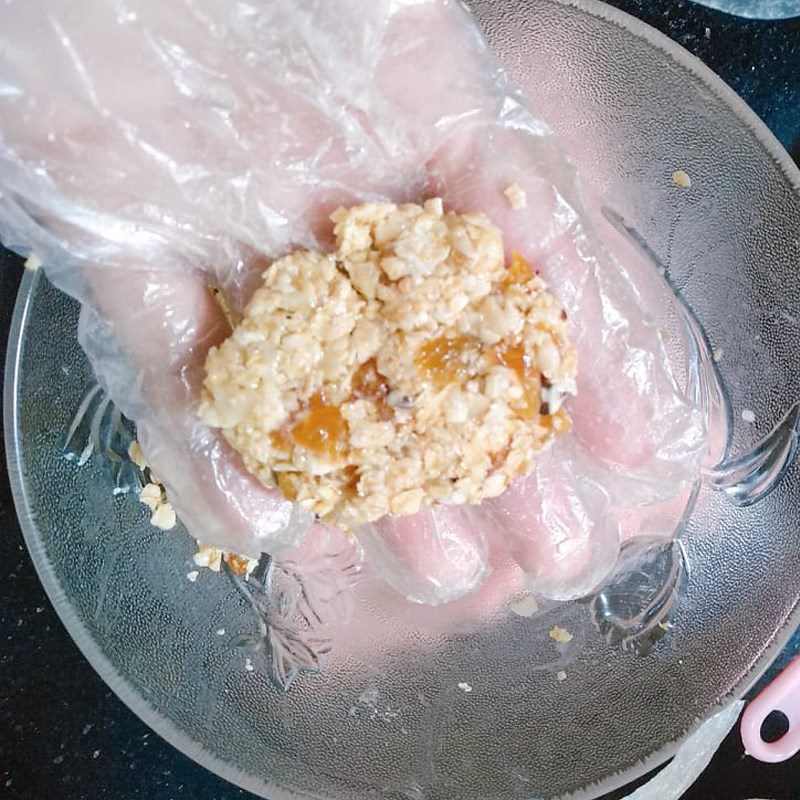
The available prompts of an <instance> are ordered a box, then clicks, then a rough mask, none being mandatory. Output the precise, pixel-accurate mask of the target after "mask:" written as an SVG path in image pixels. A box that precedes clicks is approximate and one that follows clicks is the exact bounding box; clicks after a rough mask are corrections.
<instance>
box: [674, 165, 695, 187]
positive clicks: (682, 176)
mask: <svg viewBox="0 0 800 800" xmlns="http://www.w3.org/2000/svg"><path fill="white" fill-rule="evenodd" d="M672 182H673V183H674V184H675V185H676V186H680V187H681V189H691V187H692V179H691V178H690V177H689V174H688V173H686V172H684V171H683V170H682V169H676V170H675V172H673V173H672Z"/></svg>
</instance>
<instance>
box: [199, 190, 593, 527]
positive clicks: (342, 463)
mask: <svg viewBox="0 0 800 800" xmlns="http://www.w3.org/2000/svg"><path fill="white" fill-rule="evenodd" d="M331 219H332V221H333V223H334V225H335V227H334V233H335V236H336V251H335V252H334V253H329V254H321V253H313V252H307V251H302V252H295V253H291V254H290V255H287V256H285V257H283V258H281V259H278V260H277V261H275V262H274V263H273V264H272V265H271V266H270V267H269V268H268V269H267V270H266V272H265V273H264V275H263V279H264V284H263V286H262V287H261V288H260V289H258V291H257V292H256V293H255V295H254V296H253V299H252V300H251V301H250V303H249V305H248V306H247V308H246V310H245V313H244V317H243V319H242V320H241V322H240V323H239V324H238V325H237V326H236V328H235V329H234V331H233V333H232V334H231V336H230V337H229V338H228V339H227V340H226V341H225V342H223V343H222V344H221V345H220V346H219V347H215V348H213V349H212V350H211V351H210V352H209V354H208V359H207V361H206V379H205V393H204V397H203V400H202V403H201V408H200V415H201V417H202V419H203V420H204V421H205V422H206V423H207V424H208V425H211V426H213V427H216V428H221V429H222V431H223V433H224V435H225V437H226V439H227V440H228V441H229V442H230V443H231V445H232V446H233V447H234V448H235V449H236V450H237V451H238V452H239V453H240V454H241V455H242V458H243V459H244V461H245V464H246V465H247V467H248V468H249V469H250V470H252V472H253V473H255V474H256V475H257V476H258V477H259V479H260V480H261V481H262V482H263V483H264V484H265V485H266V486H270V487H273V486H278V487H279V488H280V489H281V491H282V492H283V493H284V494H285V495H286V496H287V497H288V498H289V499H290V500H294V501H297V502H298V503H300V504H301V505H303V506H304V507H306V508H308V509H309V510H311V511H313V512H314V513H316V514H317V515H318V516H319V517H321V518H323V519H325V520H327V521H329V522H332V523H334V524H338V525H340V526H342V527H344V528H354V527H356V526H358V525H359V524H362V523H365V522H370V521H372V520H376V519H378V518H380V517H382V516H384V515H385V514H413V513H415V512H417V511H419V510H420V509H421V508H423V507H425V506H428V505H431V504H432V503H435V502H436V503H450V504H456V503H478V502H480V501H481V500H483V499H485V498H488V497H496V496H497V495H499V494H501V493H502V492H503V491H504V489H505V488H506V487H507V486H508V485H509V483H510V482H511V481H512V480H513V479H514V478H516V477H518V476H520V475H523V474H525V473H526V472H528V471H530V469H531V468H532V466H533V462H534V459H535V456H536V454H537V453H538V452H540V451H541V450H543V449H544V448H546V447H548V446H549V445H550V444H551V443H552V441H553V439H554V437H555V436H557V435H558V434H561V433H564V432H565V431H567V430H568V429H569V427H570V422H569V418H568V416H567V414H566V411H565V409H564V408H562V405H561V404H562V399H563V398H564V396H565V395H567V394H572V393H574V392H575V373H576V366H577V365H576V356H575V351H574V349H573V347H572V344H571V343H570V340H569V328H568V324H567V321H566V315H565V314H564V312H563V311H562V309H561V306H560V304H559V302H558V301H557V300H556V298H555V297H554V296H553V295H552V294H551V293H550V292H549V291H548V290H547V287H546V286H545V283H544V281H543V280H542V279H541V278H540V277H539V276H538V275H537V274H536V272H535V271H534V270H533V269H532V268H531V266H530V265H529V264H528V263H527V262H526V261H525V260H524V259H523V258H522V257H521V256H520V255H519V254H514V256H513V258H512V259H511V261H510V263H508V264H507V263H506V262H505V257H504V250H503V240H502V236H501V234H500V231H499V230H498V229H497V228H496V227H495V226H494V225H493V224H492V223H491V222H490V221H489V220H488V219H487V218H486V217H485V216H483V215H482V214H455V213H447V214H445V213H444V211H443V208H442V202H441V200H439V199H433V200H428V201H427V202H426V203H425V204H424V205H416V204H406V205H400V206H396V205H393V204H389V203H370V204H365V205H360V206H355V207H353V208H349V209H345V208H340V209H338V210H337V211H336V212H335V213H334V214H333V215H332V217H331Z"/></svg>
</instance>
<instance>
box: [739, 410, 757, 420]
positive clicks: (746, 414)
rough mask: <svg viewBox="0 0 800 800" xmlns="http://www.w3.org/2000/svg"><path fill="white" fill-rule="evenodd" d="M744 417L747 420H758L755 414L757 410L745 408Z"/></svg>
mask: <svg viewBox="0 0 800 800" xmlns="http://www.w3.org/2000/svg"><path fill="white" fill-rule="evenodd" d="M742 419H743V420H744V421H745V422H755V421H756V415H755V412H754V411H751V410H750V409H749V408H745V409H744V410H743V411H742Z"/></svg>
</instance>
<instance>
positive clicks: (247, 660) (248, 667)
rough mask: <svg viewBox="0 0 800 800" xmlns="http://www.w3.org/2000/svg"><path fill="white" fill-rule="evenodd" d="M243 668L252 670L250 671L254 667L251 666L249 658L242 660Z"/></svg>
mask: <svg viewBox="0 0 800 800" xmlns="http://www.w3.org/2000/svg"><path fill="white" fill-rule="evenodd" d="M244 668H245V669H246V670H247V671H248V672H252V671H253V670H254V669H255V667H254V666H253V662H252V661H251V660H250V659H249V658H246V659H245V660H244Z"/></svg>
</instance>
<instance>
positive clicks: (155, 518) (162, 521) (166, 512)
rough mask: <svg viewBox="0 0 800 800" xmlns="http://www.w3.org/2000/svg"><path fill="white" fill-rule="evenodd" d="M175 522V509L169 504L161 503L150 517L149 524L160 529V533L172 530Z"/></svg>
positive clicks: (176, 519)
mask: <svg viewBox="0 0 800 800" xmlns="http://www.w3.org/2000/svg"><path fill="white" fill-rule="evenodd" d="M177 521H178V518H177V517H176V516H175V509H174V508H173V507H172V504H171V503H161V505H160V506H158V508H156V509H155V510H154V511H153V515H152V516H151V517H150V524H151V525H155V526H156V528H161V530H162V531H169V530H172V529H173V528H174V527H175V524H176V523H177Z"/></svg>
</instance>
